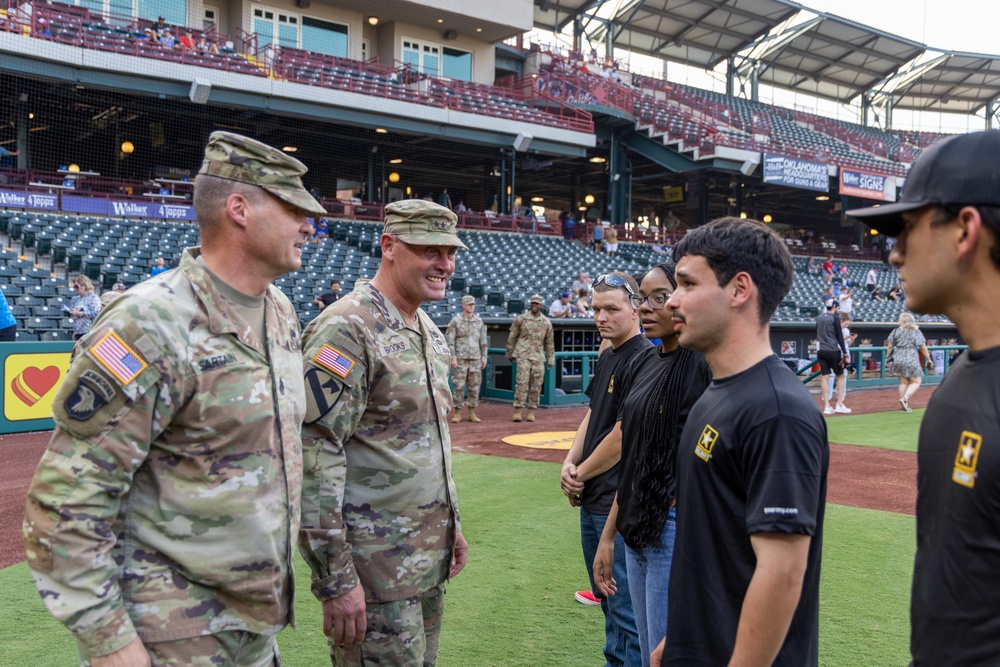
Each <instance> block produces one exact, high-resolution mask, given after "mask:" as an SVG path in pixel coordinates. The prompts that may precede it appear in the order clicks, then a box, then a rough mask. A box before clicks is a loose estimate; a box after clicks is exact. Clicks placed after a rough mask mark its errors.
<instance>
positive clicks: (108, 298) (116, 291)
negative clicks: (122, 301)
mask: <svg viewBox="0 0 1000 667" xmlns="http://www.w3.org/2000/svg"><path fill="white" fill-rule="evenodd" d="M124 293H125V283H115V284H114V285H112V286H111V289H109V290H108V291H107V292H105V293H104V294H102V295H101V308H103V307H104V306H106V305H108V304H109V303H111V302H112V301H114V300H115V299H117V298H118V297H120V296H121V295H122V294H124Z"/></svg>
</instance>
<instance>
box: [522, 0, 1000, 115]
mask: <svg viewBox="0 0 1000 667" xmlns="http://www.w3.org/2000/svg"><path fill="white" fill-rule="evenodd" d="M609 4H610V3H609V2H608V0H535V17H534V20H535V26H536V27H539V28H542V29H547V30H552V31H556V32H560V31H562V30H563V29H564V28H565V27H566V26H568V25H569V24H570V23H572V22H573V21H574V20H575V19H576V18H582V19H583V21H584V23H585V30H586V32H587V35H588V37H589V38H590V39H591V41H598V40H602V39H605V38H606V36H607V34H608V31H609V30H610V29H613V35H614V44H615V46H616V47H617V48H621V49H626V50H629V51H633V52H635V53H642V54H646V55H650V56H654V57H658V58H665V59H667V60H670V61H673V62H679V63H683V64H685V65H690V66H692V67H699V68H702V69H706V70H711V69H714V68H715V67H717V66H718V65H719V64H721V63H723V62H725V61H726V60H727V59H728V58H730V57H733V58H734V59H735V64H736V66H737V70H738V73H739V75H740V76H741V77H749V75H750V73H751V71H752V70H753V69H754V68H757V76H758V80H759V81H761V82H762V83H767V84H770V85H773V86H775V87H778V88H783V89H786V90H792V91H795V92H800V93H803V94H807V95H814V96H816V97H821V98H826V99H830V100H835V101H838V102H842V103H847V102H850V101H852V100H854V99H855V98H856V97H858V96H859V95H861V94H863V93H866V92H869V91H870V92H871V93H872V94H876V95H877V94H879V93H883V94H885V93H891V94H892V96H893V106H894V107H895V108H897V109H921V110H929V111H943V112H952V113H975V112H976V111H978V110H979V109H981V108H982V107H983V106H985V105H986V104H987V103H988V102H989V101H990V100H994V99H996V98H998V97H1000V57H998V56H989V55H980V54H968V53H954V52H949V51H947V50H944V49H934V48H932V47H928V46H927V45H925V44H922V43H920V42H917V41H914V40H910V39H906V38H904V37H899V36H897V35H893V34H890V33H888V32H885V31H882V30H878V29H875V28H871V27H869V26H866V25H863V24H861V23H857V22H855V21H851V20H849V19H845V18H842V17H839V16H835V15H833V14H827V13H823V12H819V11H815V10H811V9H809V8H808V7H807V6H804V5H802V4H799V3H797V2H792V1H791V0H680V1H678V0H630V1H627V2H623V3H622V4H621V5H620V6H619V7H618V9H617V10H616V11H614V12H611V13H610V14H609V12H607V11H600V10H601V9H602V7H604V6H605V5H609ZM800 12H803V13H801V14H800ZM606 15H607V16H606ZM605 16H606V17H605ZM611 26H613V28H611ZM922 56H923V57H922Z"/></svg>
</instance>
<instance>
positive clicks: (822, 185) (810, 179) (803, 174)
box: [764, 153, 830, 192]
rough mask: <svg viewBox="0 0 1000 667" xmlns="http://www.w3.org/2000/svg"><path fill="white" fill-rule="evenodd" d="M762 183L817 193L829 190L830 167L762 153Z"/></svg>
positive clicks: (820, 163)
mask: <svg viewBox="0 0 1000 667" xmlns="http://www.w3.org/2000/svg"><path fill="white" fill-rule="evenodd" d="M764 182H765V183H774V184H775V185H787V186H788V187H790V188H804V189H806V190H816V191H817V192H828V191H829V190H830V167H829V166H827V165H826V164H824V163H822V162H810V161H809V160H799V159H798V158H791V157H782V156H780V155H770V154H769V153H764Z"/></svg>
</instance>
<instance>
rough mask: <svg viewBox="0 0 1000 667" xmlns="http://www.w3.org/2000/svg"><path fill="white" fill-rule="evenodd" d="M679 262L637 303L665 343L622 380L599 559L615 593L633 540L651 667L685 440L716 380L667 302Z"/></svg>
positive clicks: (631, 577) (641, 626) (660, 269)
mask: <svg viewBox="0 0 1000 667" xmlns="http://www.w3.org/2000/svg"><path fill="white" fill-rule="evenodd" d="M676 286H677V283H676V282H675V280H674V265H673V263H671V262H668V263H664V264H658V265H656V266H655V267H653V268H652V269H650V271H649V272H648V273H646V275H645V276H644V277H643V279H642V281H641V285H640V288H639V294H638V295H635V296H633V297H632V304H633V306H635V307H636V308H638V309H639V318H640V321H641V323H642V327H643V330H644V333H645V335H646V337H647V338H649V339H651V340H653V339H657V338H659V339H660V345H659V346H656V347H652V348H649V349H647V350H645V351H643V352H641V353H639V354H637V355H636V356H635V358H634V359H633V360H632V363H630V364H629V366H628V368H627V369H626V370H625V372H623V373H622V374H621V376H620V377H619V378H617V381H618V386H619V387H620V388H621V391H623V392H624V393H623V396H624V398H623V399H622V401H621V409H620V411H619V415H618V420H619V423H620V424H621V429H622V452H621V464H620V466H619V473H618V494H617V496H616V497H615V502H614V505H613V506H612V508H611V513H610V514H609V516H608V520H607V523H606V524H605V528H604V532H603V534H602V535H601V541H600V545H599V546H598V549H597V556H596V557H595V558H594V582H595V584H596V585H597V587H598V588H599V589H600V590H601V592H602V593H603V594H604V595H614V594H615V591H616V588H617V586H616V582H615V581H614V579H613V578H612V577H611V563H612V560H613V557H614V540H615V535H616V534H617V533H621V535H622V537H623V539H624V541H625V563H626V571H627V572H628V586H629V591H630V593H631V596H632V607H633V610H634V612H635V620H636V625H637V626H638V630H639V644H640V647H641V649H642V654H643V665H645V666H648V665H649V654H650V653H651V652H652V650H653V649H654V648H655V647H656V645H657V644H659V642H660V640H661V639H663V637H664V636H665V635H666V632H667V584H668V582H669V579H670V562H671V556H672V554H673V545H674V534H675V532H676V523H675V517H676V509H675V507H674V506H675V504H676V502H675V500H676V478H675V474H674V469H675V465H674V464H675V461H676V459H677V441H678V439H679V438H680V434H681V431H682V430H683V428H684V421H685V419H686V418H687V415H688V412H689V411H690V410H691V406H693V405H694V404H695V401H697V400H698V398H699V397H700V396H701V394H702V392H703V391H704V390H705V388H706V387H707V386H708V384H709V382H711V371H710V370H709V368H708V364H707V363H706V362H705V358H704V356H703V355H702V354H700V353H698V352H693V351H691V350H688V349H686V348H682V347H680V346H679V345H678V343H677V335H676V334H675V333H674V324H673V321H672V319H671V318H672V312H671V311H670V310H669V309H668V308H666V303H667V299H668V298H669V297H670V294H671V293H672V292H673V290H674V288H676Z"/></svg>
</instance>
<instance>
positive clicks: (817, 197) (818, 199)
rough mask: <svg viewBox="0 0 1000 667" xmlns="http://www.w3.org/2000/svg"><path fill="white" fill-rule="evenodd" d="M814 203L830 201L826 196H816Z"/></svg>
mask: <svg viewBox="0 0 1000 667" xmlns="http://www.w3.org/2000/svg"><path fill="white" fill-rule="evenodd" d="M816 201H830V198H829V197H828V196H826V195H817V196H816Z"/></svg>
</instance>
